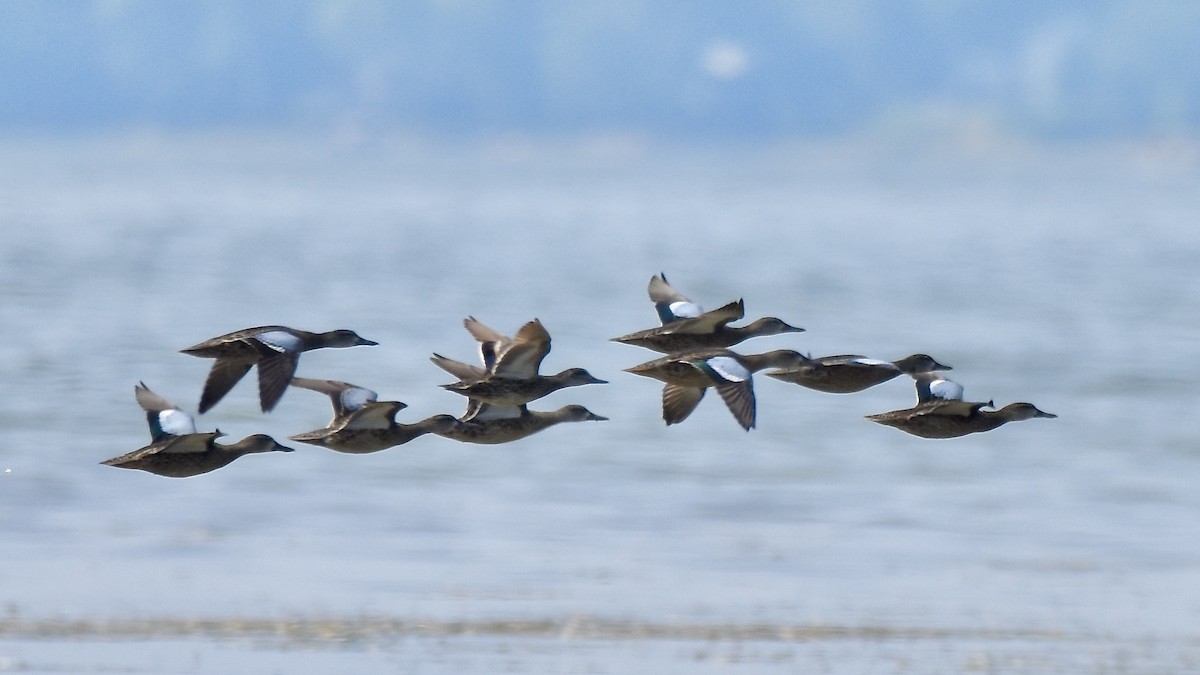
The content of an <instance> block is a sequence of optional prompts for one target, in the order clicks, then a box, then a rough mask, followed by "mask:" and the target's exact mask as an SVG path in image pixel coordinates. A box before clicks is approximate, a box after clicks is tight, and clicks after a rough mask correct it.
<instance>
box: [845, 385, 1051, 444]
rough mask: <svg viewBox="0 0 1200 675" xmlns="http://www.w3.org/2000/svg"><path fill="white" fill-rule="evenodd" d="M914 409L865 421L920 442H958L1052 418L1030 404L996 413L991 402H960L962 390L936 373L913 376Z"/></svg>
mask: <svg viewBox="0 0 1200 675" xmlns="http://www.w3.org/2000/svg"><path fill="white" fill-rule="evenodd" d="M914 379H916V386H917V405H915V406H913V407H912V408H907V409H905V410H892V411H890V412H885V413H879V414H876V415H867V416H866V417H867V419H869V420H871V421H872V422H877V423H879V424H883V425H886V426H889V427H895V428H897V429H899V430H901V431H904V432H906V433H910V434H912V435H914V436H920V437H921V438H957V437H959V436H966V435H967V434H974V433H979V432H983V431H991V430H992V429H995V428H996V427H999V426H1001V425H1004V424H1007V423H1009V422H1020V421H1022V420H1028V419H1033V418H1035V417H1046V418H1051V419H1053V418H1055V417H1057V415H1052V414H1050V413H1048V412H1044V411H1042V410H1038V408H1037V406H1035V405H1033V404H1032V403H1024V402H1020V403H1009V404H1008V405H1006V406H1004V407H1003V408H1000V409H999V410H984V408H992V407H993V404H992V402H991V401H985V402H979V401H963V400H962V395H963V390H962V387H961V386H960V385H959V384H958V383H956V382H952V381H950V380H947V379H945V378H942V377H940V376H938V375H936V374H935V373H927V374H918V375H917V376H915V378H914Z"/></svg>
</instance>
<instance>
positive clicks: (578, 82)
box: [0, 0, 1200, 139]
mask: <svg viewBox="0 0 1200 675" xmlns="http://www.w3.org/2000/svg"><path fill="white" fill-rule="evenodd" d="M1197 30H1200V5H1198V4H1197V3H1194V2H1188V1H1186V0H1181V1H1177V2H1172V1H1167V0H1160V1H1154V2H1123V1H1102V0H1046V1H1033V0H1029V1H1025V0H1018V1H1014V2H995V3H985V2H966V1H963V2H955V1H951V0H913V1H908V2H892V1H891V0H832V1H829V0H819V1H805V2H796V1H782V0H780V1H771V0H750V1H747V2H681V1H673V0H667V1H658V0H655V1H650V0H608V1H607V2H602V3H599V2H557V1H552V0H544V1H537V0H517V1H515V2H508V1H499V0H414V1H410V2H391V1H389V0H326V1H316V0H263V1H261V2H240V1H237V0H210V1H207V2H198V3H192V2H155V1H153V0H94V1H74V2H71V1H43V0H8V1H6V2H4V3H0V91H3V92H4V95H3V97H0V125H2V127H0V128H3V130H4V131H6V132H9V133H14V132H16V133H19V132H24V131H36V132H41V133H56V132H78V131H97V130H113V129H128V128H137V127H156V128H163V129H169V130H173V131H182V130H196V129H212V128H227V127H235V128H236V127H241V128H245V127H254V128H279V127H285V128H297V127H299V128H307V129H315V130H332V131H339V132H358V131H364V130H365V131H371V130H378V129H389V130H396V129H400V130H406V131H420V132H436V133H438V134H445V135H460V134H490V133H496V132H509V131H521V132H529V133H534V134H542V133H556V134H579V133H590V132H613V131H620V132H634V133H643V134H648V135H652V136H665V137H684V138H692V139H712V138H725V137H736V138H758V139H770V138H780V137H790V136H825V135H831V134H835V135H836V134H849V133H855V132H863V131H875V132H882V133H891V134H911V133H914V132H921V131H936V132H946V131H950V132H957V131H962V130H969V131H971V132H972V133H981V132H987V133H1003V134H1014V135H1019V136H1027V137H1033V138H1039V139H1077V138H1087V139H1096V138H1114V137H1116V138H1123V137H1129V136H1137V137H1145V136H1155V135H1163V134H1190V133H1194V132H1195V131H1196V129H1197V127H1198V125H1200V41H1198V40H1197V39H1196V35H1197Z"/></svg>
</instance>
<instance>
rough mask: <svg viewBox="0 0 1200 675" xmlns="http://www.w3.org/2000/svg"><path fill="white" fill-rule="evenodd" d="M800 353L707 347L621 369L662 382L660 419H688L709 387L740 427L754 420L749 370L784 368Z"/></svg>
mask: <svg viewBox="0 0 1200 675" xmlns="http://www.w3.org/2000/svg"><path fill="white" fill-rule="evenodd" d="M803 359H804V356H803V355H802V354H800V353H799V352H795V351H793V350H790V349H777V350H774V351H770V352H766V353H763V354H750V355H742V354H738V353H736V352H733V351H730V350H728V349H710V350H701V351H695V352H688V353H684V354H674V355H670V356H664V357H662V358H659V359H655V360H653V361H647V362H646V363H643V364H640V365H637V366H633V367H632V368H626V369H625V372H628V373H633V374H634V375H641V376H643V377H650V378H653V379H656V380H660V381H662V382H664V383H665V384H664V385H663V392H662V414H663V421H664V422H666V423H667V424H668V425H672V424H678V423H680V422H682V421H684V420H685V419H687V418H688V416H689V415H691V414H692V411H694V410H695V409H696V406H698V405H699V404H700V401H701V399H703V398H704V392H705V391H706V390H707V389H708V388H709V387H712V388H714V389H716V390H717V393H718V394H719V395H720V396H721V399H722V400H724V401H725V405H726V407H728V408H729V412H731V413H732V414H733V417H734V419H736V420H737V422H738V424H739V425H741V427H742V428H743V429H745V430H746V431H749V430H750V429H752V428H754V426H755V424H756V423H757V415H756V408H757V406H756V402H755V398H754V378H753V373H755V372H757V371H759V370H762V369H764V368H788V367H792V366H795V365H797V364H799V363H801V362H802V361H803Z"/></svg>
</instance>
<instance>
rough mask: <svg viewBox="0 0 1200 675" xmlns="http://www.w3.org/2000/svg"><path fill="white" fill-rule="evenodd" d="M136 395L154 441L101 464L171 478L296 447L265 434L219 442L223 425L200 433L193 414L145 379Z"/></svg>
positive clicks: (197, 473) (191, 474)
mask: <svg viewBox="0 0 1200 675" xmlns="http://www.w3.org/2000/svg"><path fill="white" fill-rule="evenodd" d="M134 397H135V398H136V399H137V402H138V405H140V406H141V407H142V410H145V411H146V419H147V422H148V424H149V426H150V438H151V443H150V445H147V446H145V447H142V448H139V449H137V450H134V451H133V452H130V453H126V454H124V455H121V456H120V457H114V458H112V459H109V460H105V461H103V462H101V464H105V465H107V466H115V467H118V468H121V469H140V470H142V471H146V472H149V473H153V474H157V475H159V476H167V477H170V478H187V477H190V476H198V475H200V474H202V473H208V472H209V471H215V470H216V469H219V468H221V467H223V466H226V465H227V464H229V463H231V462H233V461H234V460H236V459H238V458H239V457H242V456H244V455H248V454H252V453H260V452H291V451H292V449H291V448H289V447H286V446H283V445H280V444H279V443H276V442H275V439H273V438H271V437H270V436H266V435H263V434H254V435H252V436H247V437H246V438H243V439H242V440H240V441H238V442H237V443H232V444H229V445H222V444H220V443H217V442H216V441H217V439H218V438H220V437H222V436H224V435H225V434H223V433H221V430H220V429H218V430H216V431H212V432H205V433H197V432H196V423H195V421H194V420H193V419H192V416H191V415H189V414H188V413H186V412H184V411H183V410H182V409H180V408H179V406H177V405H175V404H174V403H171V402H170V401H167V400H166V399H164V398H163V397H161V396H159V395H158V394H156V393H154V392H153V391H151V390H150V388H149V387H147V386H146V385H145V384H144V383H138V385H137V386H136V387H135V388H134Z"/></svg>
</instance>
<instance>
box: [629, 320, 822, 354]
mask: <svg viewBox="0 0 1200 675" xmlns="http://www.w3.org/2000/svg"><path fill="white" fill-rule="evenodd" d="M696 327H697V324H693V323H691V322H690V321H688V320H684V321H679V322H678V325H676V324H668V325H666V326H660V327H658V328H650V329H648V330H641V331H638V332H636V333H630V334H629V335H622V336H621V337H615V338H612V341H613V342H620V343H622V344H627V345H634V346H637V347H645V348H646V349H653V350H654V351H656V352H663V353H664V354H679V353H683V352H689V351H696V350H700V349H722V348H725V347H732V346H733V345H736V344H738V343H739V342H742V341H744V340H748V339H750V338H752V337H763V336H766V335H779V334H780V333H802V332H804V329H803V328H797V327H796V326H792V325H789V324H788V323H786V322H784V321H783V320H782V319H777V318H775V317H773V316H765V317H763V318H761V319H755V320H754V321H751V322H750V323H748V324H746V325H745V326H727V325H724V324H722V325H719V326H715V327H713V329H712V330H711V331H709V332H691V331H690V329H693V328H696Z"/></svg>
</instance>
